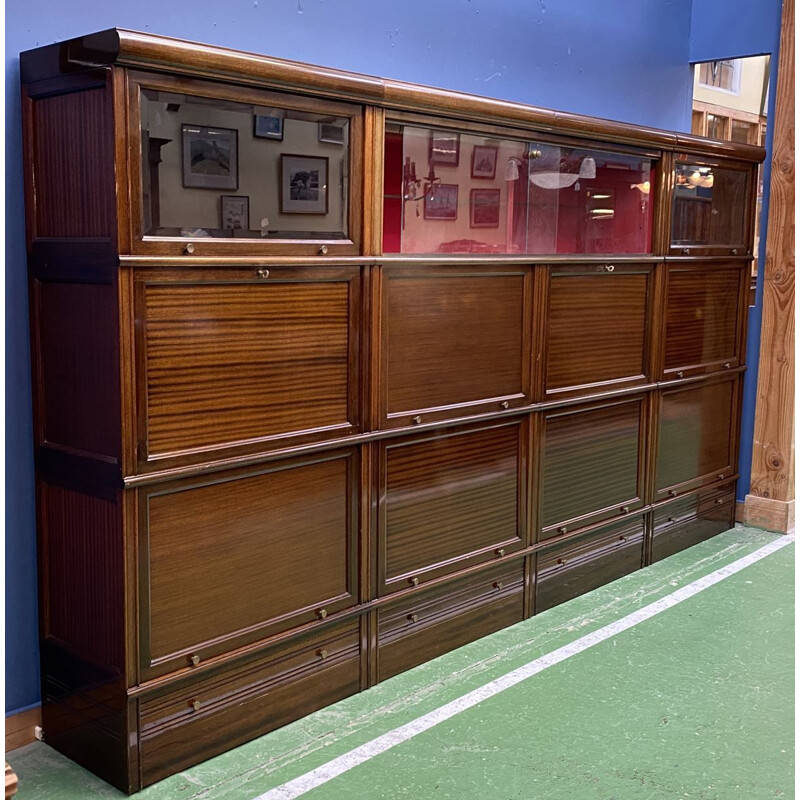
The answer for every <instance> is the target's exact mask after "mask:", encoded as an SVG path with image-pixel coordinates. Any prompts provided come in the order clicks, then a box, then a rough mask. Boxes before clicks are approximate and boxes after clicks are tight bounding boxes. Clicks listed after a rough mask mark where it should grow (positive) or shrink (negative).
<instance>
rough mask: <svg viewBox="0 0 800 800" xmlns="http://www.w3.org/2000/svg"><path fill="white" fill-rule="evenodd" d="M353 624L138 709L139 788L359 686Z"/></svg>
mask: <svg viewBox="0 0 800 800" xmlns="http://www.w3.org/2000/svg"><path fill="white" fill-rule="evenodd" d="M360 646H361V645H360V636H359V626H358V621H352V622H347V623H343V624H339V625H335V626H333V627H331V626H330V625H328V626H326V627H325V628H324V629H321V630H320V631H318V632H317V633H315V634H314V635H313V636H306V637H303V638H302V639H300V640H299V641H298V642H296V643H293V644H291V645H288V646H286V645H284V646H282V647H278V648H274V649H273V650H271V651H270V652H268V653H266V654H263V655H262V656H261V657H260V658H258V659H249V660H247V661H243V662H242V663H241V664H239V665H237V666H236V667H235V668H234V669H231V670H227V671H225V672H221V673H217V674H215V675H212V676H210V677H204V678H202V679H190V680H188V681H183V682H182V683H181V684H180V686H178V687H176V688H174V689H171V690H169V691H167V692H163V691H162V692H159V693H155V694H150V695H147V696H146V697H144V698H143V699H142V700H141V702H140V704H139V709H140V710H139V726H140V730H141V734H140V743H139V747H140V752H141V764H142V785H143V786H148V785H150V784H151V783H155V782H156V781H158V780H161V779H162V778H165V777H167V776H168V775H172V774H173V773H175V772H176V771H178V770H181V769H185V768H186V767H189V766H191V765H192V764H197V763H199V762H201V761H205V760H206V759H208V758H211V757H212V756H214V755H217V754H218V753H221V752H223V751H225V750H229V749H230V748H231V747H236V746H237V745H239V744H242V743H244V742H247V741H249V740H251V739H254V738H256V737H257V736H261V735H262V734H264V733H267V732H268V731H270V730H273V729H275V728H278V727H281V726H282V725H285V724H286V723H288V722H291V721H292V720H295V719H299V718H300V717H303V716H305V715H306V714H310V713H311V712H312V711H316V710H317V709H318V708H322V707H323V706H326V705H329V704H330V703H334V702H336V701H337V700H341V699H342V698H344V697H347V696H348V695H350V694H353V693H354V692H356V691H358V689H359V669H360V667H359V659H360Z"/></svg>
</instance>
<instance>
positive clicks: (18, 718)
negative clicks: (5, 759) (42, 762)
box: [6, 706, 42, 753]
mask: <svg viewBox="0 0 800 800" xmlns="http://www.w3.org/2000/svg"><path fill="white" fill-rule="evenodd" d="M41 724H42V707H41V706H36V708H31V709H29V710H28V711H21V712H20V713H19V714H11V715H10V716H8V717H6V753H8V752H9V751H11V750H16V749H17V748H18V747H24V746H25V745H26V744H30V743H31V742H34V741H36V736H35V735H34V728H35V727H36V726H37V725H41Z"/></svg>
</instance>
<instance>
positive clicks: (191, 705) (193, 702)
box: [189, 700, 202, 711]
mask: <svg viewBox="0 0 800 800" xmlns="http://www.w3.org/2000/svg"><path fill="white" fill-rule="evenodd" d="M201 705H202V703H201V702H200V701H199V700H190V701H189V708H191V709H192V711H199V710H200V706H201Z"/></svg>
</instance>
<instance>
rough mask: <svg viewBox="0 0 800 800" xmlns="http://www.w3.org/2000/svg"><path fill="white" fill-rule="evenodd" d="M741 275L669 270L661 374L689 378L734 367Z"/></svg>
mask: <svg viewBox="0 0 800 800" xmlns="http://www.w3.org/2000/svg"><path fill="white" fill-rule="evenodd" d="M743 269H745V267H744V266H742V265H731V266H718V265H700V264H698V265H693V266H684V265H681V266H677V265H673V266H671V267H670V268H669V272H668V285H667V306H666V313H665V317H666V332H665V348H664V350H665V353H664V372H665V373H674V372H676V371H680V372H683V373H684V375H690V374H693V373H698V372H706V371H711V370H713V369H723V368H731V367H736V366H738V365H739V358H738V352H737V351H738V333H739V329H740V326H741V324H742V319H741V316H742V308H743V299H742V297H741V294H740V287H741V282H742V281H741V277H742V270H743ZM726 365H727V367H726Z"/></svg>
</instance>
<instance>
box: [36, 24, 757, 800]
mask: <svg viewBox="0 0 800 800" xmlns="http://www.w3.org/2000/svg"><path fill="white" fill-rule="evenodd" d="M21 78H22V103H23V118H24V120H25V147H26V159H25V170H26V186H27V223H26V228H27V233H28V253H29V272H30V279H31V281H30V286H31V292H30V296H31V353H32V362H33V363H32V375H33V398H34V406H35V409H34V444H35V456H36V470H37V475H36V481H37V490H36V496H37V525H38V537H39V554H40V556H39V557H40V563H39V576H40V587H41V601H40V609H41V626H40V627H41V666H42V669H41V673H42V697H43V709H42V717H43V727H44V731H45V736H46V739H47V742H48V743H49V744H50V745H52V746H53V747H55V748H56V749H58V750H59V751H61V752H63V753H64V754H66V755H67V756H69V757H70V758H72V759H74V760H76V761H78V762H79V763H81V764H82V765H84V766H85V767H87V768H88V769H90V770H92V771H93V772H95V773H96V774H98V775H100V776H101V777H103V778H104V779H106V780H107V781H109V782H110V783H112V784H114V785H115V786H117V787H118V788H120V789H122V790H123V791H125V792H129V793H130V792H134V791H136V790H138V789H140V788H141V787H142V786H146V785H149V784H151V783H153V782H155V781H158V780H160V779H162V778H164V777H166V776H168V775H171V774H174V773H175V772H177V771H179V770H181V769H184V768H185V767H187V766H189V765H191V764H194V763H197V762H198V761H200V760H202V759H205V758H208V757H210V756H212V755H214V754H217V753H220V752H222V751H224V750H226V749H228V748H231V747H234V746H237V745H239V744H241V743H243V742H245V741H247V740H249V739H252V738H254V737H256V736H259V735H261V734H262V733H265V732H266V731H269V730H272V729H274V728H275V727H277V726H279V725H283V724H285V723H287V722H289V721H291V720H294V719H297V718H299V717H301V716H303V715H304V714H307V713H309V712H311V711H313V710H315V709H318V708H321V707H322V706H324V705H326V704H329V703H332V702H334V701H336V700H339V699H341V698H343V697H346V696H347V695H349V694H352V693H354V692H357V691H359V690H361V689H364V688H367V687H368V686H370V685H372V684H374V683H375V682H376V681H379V680H383V679H386V678H388V677H390V676H392V675H396V674H397V673H399V672H402V671H403V670H406V669H409V668H411V667H413V666H415V665H417V664H420V663H422V662H423V661H425V660H427V659H430V658H433V657H435V656H438V655H441V654H443V653H445V652H447V651H448V650H451V649H453V648H455V647H459V646H461V645H463V644H466V643H467V642H470V641H472V640H474V639H476V638H478V637H480V636H484V635H486V634H488V633H491V632H493V631H496V630H498V629H500V628H502V627H504V626H506V625H511V624H513V623H516V622H519V621H521V620H523V619H525V618H526V617H527V616H530V615H531V614H532V613H534V612H537V611H543V610H545V609H547V608H549V607H552V606H553V605H555V604H557V603H560V602H564V601H565V600H567V599H569V598H572V597H575V596H577V595H579V594H582V593H584V592H587V591H589V590H591V589H593V588H596V587H597V586H600V585H602V584H603V583H606V582H608V581H611V580H614V579H616V578H618V577H620V576H622V575H625V574H627V573H628V572H630V571H632V570H634V569H637V568H638V567H640V566H642V565H643V564H646V563H648V562H649V560H651V559H653V560H655V559H658V558H662V557H664V556H666V555H667V554H669V553H672V552H675V551H676V550H678V549H681V548H683V547H686V546H689V545H691V544H693V543H694V542H696V541H699V540H700V539H702V538H705V537H706V536H709V535H713V534H714V533H716V532H718V531H720V530H723V529H724V528H725V527H727V526H728V525H729V524H730V523H731V520H732V516H731V514H732V508H733V505H732V503H733V494H732V492H733V481H734V480H735V478H736V473H735V463H736V452H737V441H738V424H739V423H738V420H739V415H740V411H739V404H740V373H741V372H742V371H743V369H744V365H743V359H744V352H745V351H744V341H745V338H744V336H745V320H746V298H745V291H744V287H745V281H746V273H747V269H748V265H749V263H750V254H749V253H748V252H747V248H746V247H744V246H743V245H742V243H743V242H749V241H752V221H753V203H754V197H753V188H754V186H755V182H754V175H755V170H756V169H757V164H758V162H759V161H760V160H762V159H763V157H764V152H763V150H762V149H761V148H756V147H751V146H748V145H738V144H731V143H724V144H721V143H717V142H713V141H711V140H706V139H698V138H694V137H689V136H685V135H684V134H679V133H671V132H668V131H657V130H652V129H647V128H642V127H638V126H635V125H625V124H622V123H614V122H608V121H603V120H598V119H591V118H585V117H579V116H576V115H565V114H560V113H559V114H556V113H555V112H553V111H548V110H546V109H536V108H532V107H528V106H523V105H519V104H514V103H503V104H497V103H496V102H494V101H492V100H487V99H483V98H477V97H472V96H467V95H460V94H457V93H453V92H447V91H439V90H435V89H424V90H421V89H419V88H418V87H414V86H410V85H408V84H404V83H399V82H395V81H390V80H385V79H379V78H372V77H368V76H363V75H355V74H351V73H344V72H338V71H336V70H331V69H323V68H318V67H310V66H307V65H302V64H297V63H292V62H284V61H280V60H278V59H273V58H268V57H261V56H257V55H252V54H248V55H247V56H246V57H245V56H242V55H241V54H237V53H235V52H233V51H229V50H222V49H217V48H213V47H205V46H201V45H192V44H189V43H181V42H175V40H172V39H165V38H161V37H158V36H153V35H149V34H140V33H135V32H131V31H124V30H116V29H115V30H111V31H105V32H101V33H98V34H91V35H89V36H84V37H79V38H77V39H73V40H71V41H69V42H61V43H57V44H53V45H48V46H46V47H43V48H39V49H37V50H34V51H30V52H28V53H23V54H22V58H21ZM438 113H441V116H437V114H438ZM459 120H460V121H459Z"/></svg>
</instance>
